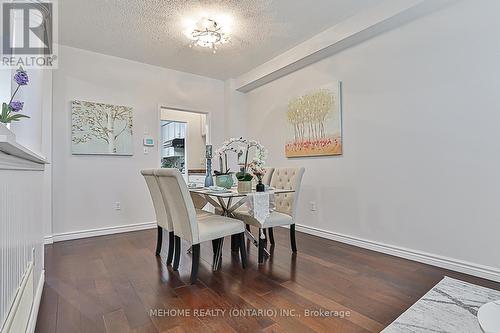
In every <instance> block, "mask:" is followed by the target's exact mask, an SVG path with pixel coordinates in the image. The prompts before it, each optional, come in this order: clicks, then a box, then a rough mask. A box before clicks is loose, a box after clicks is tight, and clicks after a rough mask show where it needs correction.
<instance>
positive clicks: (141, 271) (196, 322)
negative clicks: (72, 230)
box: [36, 228, 500, 333]
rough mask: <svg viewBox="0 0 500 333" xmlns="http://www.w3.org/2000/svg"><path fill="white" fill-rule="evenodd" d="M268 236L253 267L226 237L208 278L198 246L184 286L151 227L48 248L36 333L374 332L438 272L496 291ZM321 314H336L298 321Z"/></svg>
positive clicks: (378, 257)
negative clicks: (269, 252) (196, 264)
mask: <svg viewBox="0 0 500 333" xmlns="http://www.w3.org/2000/svg"><path fill="white" fill-rule="evenodd" d="M274 237H275V239H276V246H275V248H274V250H273V256H272V257H271V258H270V259H267V260H266V261H265V263H264V264H263V265H261V266H258V265H257V249H256V248H255V247H253V245H250V244H249V243H247V248H248V253H249V267H248V268H247V269H246V270H245V271H244V270H243V269H242V268H241V265H240V262H239V259H238V256H237V255H236V254H235V255H232V254H231V251H230V244H229V243H230V242H229V240H228V239H226V241H225V244H224V255H223V263H222V268H221V270H220V271H218V272H215V273H214V272H212V271H211V262H212V244H211V243H207V244H202V249H201V261H200V271H199V279H198V283H197V284H196V285H189V273H190V268H191V260H190V256H189V255H188V254H187V253H186V250H187V245H186V244H185V243H183V251H182V253H183V255H182V257H181V265H180V268H179V271H178V272H173V271H172V270H171V268H170V267H168V268H167V267H166V266H165V264H164V262H165V251H164V250H166V249H167V245H166V242H167V241H168V237H164V240H165V243H164V246H163V252H162V259H161V261H160V259H159V258H157V257H155V255H154V253H155V246H156V231H155V230H147V231H139V232H131V233H126V234H118V235H112V236H102V237H95V238H87V239H81V240H74V241H67V242H60V243H55V244H53V245H48V246H46V248H45V252H46V257H45V258H46V259H45V266H46V282H45V288H44V291H43V296H42V303H41V307H40V312H39V315H38V322H37V327H36V332H38V333H46V332H50V333H54V332H58V333H77V332H92V333H93V332H119V333H123V332H215V331H218V332H379V331H380V330H382V329H383V328H384V327H385V326H387V325H388V324H389V323H391V322H392V321H393V320H394V319H396V317H398V316H399V315H400V314H401V313H402V312H404V311H405V310H406V309H407V308H408V307H410V306H411V305H412V304H413V303H414V302H416V301H417V300H418V299H419V298H420V297H421V296H422V295H423V294H425V293H426V292H427V291H428V290H429V289H431V288H432V287H433V286H434V285H435V284H436V283H438V282H439V281H440V280H441V279H442V278H443V276H445V275H447V276H450V277H453V278H458V279H462V280H465V281H469V282H472V283H476V284H479V285H483V286H486V287H490V288H495V289H499V290H500V284H498V283H494V282H491V281H487V280H482V279H478V278H474V277H471V276H467V275H463V274H459V273H455V272H451V271H447V270H444V269H440V268H436V267H432V266H429V265H424V264H420V263H417V262H412V261H409V260H405V259H401V258H397V257H392V256H389V255H384V254H380V253H377V252H372V251H368V250H364V249H360V248H357V247H354V246H349V245H345V244H342V243H337V242H334V241H329V240H325V239H321V238H318V237H314V236H310V235H306V234H302V233H297V246H298V251H299V252H298V253H297V255H292V253H291V251H290V247H289V246H290V242H289V238H288V230H286V229H281V228H277V230H275V232H274ZM155 309H160V311H158V312H157V313H156V315H155V314H154V313H151V311H150V310H155ZM199 309H201V310H203V309H218V310H220V311H219V313H215V312H214V313H201V312H200V311H198V310H199ZM281 309H293V311H289V312H288V313H287V312H280V310H281ZM321 309H322V310H330V311H338V313H335V312H329V313H328V314H330V315H333V317H318V316H307V311H310V310H321ZM175 310H179V311H178V312H177V313H175ZM180 310H184V315H183V314H182V312H180ZM195 310H196V311H198V313H195ZM224 310H225V312H224V313H223V311H224ZM257 310H260V311H265V313H262V312H260V313H259V312H258V311H257ZM162 311H163V312H162ZM188 311H190V313H188ZM236 311H237V313H235V312H236ZM274 311H276V312H274ZM347 312H349V314H350V315H349V316H348V315H347V314H348V313H347ZM222 313H223V314H222ZM313 314H314V315H318V314H319V313H313ZM342 314H344V316H343V318H342ZM323 315H325V313H323ZM335 315H336V316H335Z"/></svg>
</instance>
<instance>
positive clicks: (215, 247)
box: [212, 239, 219, 262]
mask: <svg viewBox="0 0 500 333" xmlns="http://www.w3.org/2000/svg"><path fill="white" fill-rule="evenodd" d="M218 244H219V240H218V239H214V240H212V250H213V253H214V254H213V259H212V262H215V257H216V255H217V246H218Z"/></svg>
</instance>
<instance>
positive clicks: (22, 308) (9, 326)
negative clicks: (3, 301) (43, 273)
mask: <svg viewBox="0 0 500 333" xmlns="http://www.w3.org/2000/svg"><path fill="white" fill-rule="evenodd" d="M34 290H35V288H34V281H33V262H30V263H29V265H28V270H27V271H26V273H25V274H24V276H23V279H22V280H21V285H20V286H19V288H18V290H17V293H16V296H15V298H14V301H13V302H12V306H11V308H10V312H9V314H8V315H7V319H6V320H5V323H4V327H2V330H1V332H2V333H20V332H26V331H27V328H28V322H29V319H30V316H31V309H32V307H33V296H34Z"/></svg>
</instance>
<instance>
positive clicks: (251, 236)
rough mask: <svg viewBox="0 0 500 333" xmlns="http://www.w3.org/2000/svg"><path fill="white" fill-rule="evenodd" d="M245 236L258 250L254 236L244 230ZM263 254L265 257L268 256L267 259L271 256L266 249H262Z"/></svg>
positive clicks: (257, 243)
mask: <svg viewBox="0 0 500 333" xmlns="http://www.w3.org/2000/svg"><path fill="white" fill-rule="evenodd" d="M245 236H247V237H248V239H250V240H251V241H252V243H253V245H254V246H255V247H256V248H258V247H259V241H258V240H257V239H256V238H255V236H254V235H253V234H252V233H251V232H250V231H248V230H245ZM264 254H265V255H266V256H268V257H269V256H271V254H270V253H269V251H268V250H267V249H266V248H264Z"/></svg>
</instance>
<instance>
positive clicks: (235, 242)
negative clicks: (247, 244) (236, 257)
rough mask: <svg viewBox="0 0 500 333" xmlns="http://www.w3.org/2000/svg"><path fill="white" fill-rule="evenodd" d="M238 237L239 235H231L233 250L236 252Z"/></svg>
mask: <svg viewBox="0 0 500 333" xmlns="http://www.w3.org/2000/svg"><path fill="white" fill-rule="evenodd" d="M238 244H239V242H238V238H237V235H231V251H232V252H236V251H238Z"/></svg>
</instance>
